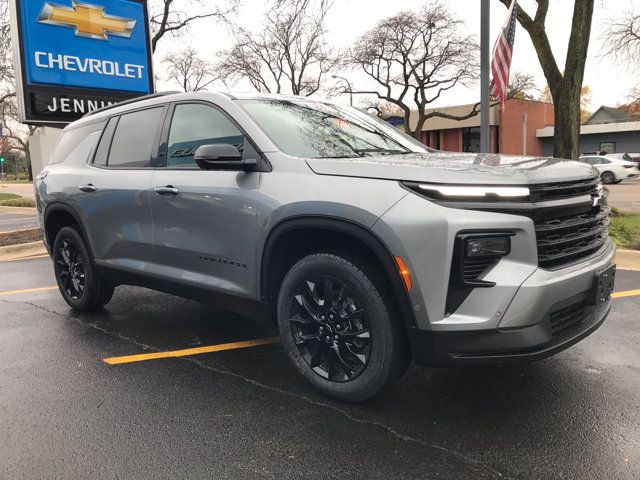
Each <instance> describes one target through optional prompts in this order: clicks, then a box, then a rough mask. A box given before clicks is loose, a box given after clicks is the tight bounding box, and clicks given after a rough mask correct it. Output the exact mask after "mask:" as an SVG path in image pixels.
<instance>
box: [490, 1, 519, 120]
mask: <svg viewBox="0 0 640 480" xmlns="http://www.w3.org/2000/svg"><path fill="white" fill-rule="evenodd" d="M517 3H518V2H517V0H513V2H511V7H509V16H508V17H507V22H506V23H505V24H504V26H503V27H502V29H501V30H500V35H498V39H497V40H496V43H495V45H494V46H493V57H492V58H491V75H492V76H493V79H492V80H491V85H490V87H489V91H490V93H491V95H492V96H494V97H496V98H497V99H498V100H500V109H501V110H502V111H503V112H504V107H505V102H506V101H507V92H508V91H509V70H510V69H511V56H512V55H513V42H514V40H515V38H516V13H517V11H518V9H517V8H516V5H517Z"/></svg>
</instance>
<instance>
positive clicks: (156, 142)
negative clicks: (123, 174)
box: [88, 103, 170, 170]
mask: <svg viewBox="0 0 640 480" xmlns="http://www.w3.org/2000/svg"><path fill="white" fill-rule="evenodd" d="M169 106H170V104H168V103H159V104H155V105H147V106H145V107H141V108H135V109H131V110H127V111H126V112H120V113H119V114H117V115H111V116H109V117H108V118H107V119H106V122H105V126H104V127H103V129H102V134H101V135H100V140H98V144H97V145H100V142H102V136H103V135H104V134H105V131H106V129H107V125H108V124H109V121H111V119H112V118H116V125H115V127H114V129H113V131H112V132H111V138H110V139H109V149H108V150H107V164H106V165H95V164H94V161H95V156H96V153H97V151H98V149H97V147H96V148H95V151H94V152H93V154H92V155H90V156H89V158H90V162H89V164H88V165H89V166H90V167H93V168H100V169H103V170H154V169H156V168H158V162H159V161H161V159H162V156H163V155H164V154H163V153H162V152H161V151H160V138H161V135H162V131H163V127H164V123H165V122H166V118H167V112H168V110H169ZM152 108H161V109H162V112H160V118H159V121H158V125H157V126H156V132H155V134H154V138H153V143H152V145H151V157H149V165H148V166H145V167H121V166H117V167H113V166H109V156H110V154H111V144H112V142H113V138H114V137H115V134H116V131H117V130H118V124H119V123H120V118H121V117H122V116H123V115H129V114H131V113H136V112H141V111H143V110H150V109H152Z"/></svg>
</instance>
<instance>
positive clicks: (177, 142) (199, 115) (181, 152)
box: [167, 103, 244, 167]
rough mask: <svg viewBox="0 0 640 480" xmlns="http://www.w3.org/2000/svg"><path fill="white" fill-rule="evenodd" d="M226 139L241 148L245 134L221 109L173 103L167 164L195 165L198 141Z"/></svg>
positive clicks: (216, 141) (179, 165) (208, 141)
mask: <svg viewBox="0 0 640 480" xmlns="http://www.w3.org/2000/svg"><path fill="white" fill-rule="evenodd" d="M216 143H229V144H231V145H233V146H235V147H236V148H237V149H238V150H239V151H240V152H242V151H243V144H244V136H243V135H242V132H241V131H240V130H239V129H238V127H236V126H235V125H234V124H233V123H232V122H231V120H229V119H228V118H227V117H226V116H225V115H224V113H222V112H221V111H220V110H218V109H216V108H213V107H209V106H207V105H202V104H195V103H193V104H181V105H176V108H175V111H174V113H173V118H172V120H171V130H170V131H169V142H168V155H167V167H176V166H177V167H192V166H195V161H194V160H193V154H194V152H195V151H196V149H197V148H198V147H199V146H200V145H211V144H216Z"/></svg>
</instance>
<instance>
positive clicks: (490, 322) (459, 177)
mask: <svg viewBox="0 0 640 480" xmlns="http://www.w3.org/2000/svg"><path fill="white" fill-rule="evenodd" d="M278 98H280V97H278ZM194 101H197V102H207V103H210V104H212V105H215V106H217V107H218V108H219V109H221V110H223V111H224V112H225V113H226V114H227V115H228V116H229V117H231V118H232V119H233V120H234V121H235V122H236V124H237V126H239V127H240V129H241V130H242V131H243V133H244V134H245V135H246V136H247V137H248V138H249V139H250V140H251V142H252V145H253V146H254V147H255V150H256V152H257V154H258V155H259V156H260V163H259V165H260V166H261V167H260V168H259V169H258V170H260V171H253V172H246V173H245V172H238V171H219V170H200V169H195V168H192V169H181V168H180V169H171V168H162V167H158V168H131V169H116V168H99V167H95V166H92V165H89V164H87V162H89V161H90V159H91V157H92V155H91V154H92V152H93V150H94V149H95V146H96V144H97V141H98V136H96V135H93V134H92V135H93V136H91V135H90V136H89V137H90V138H89V137H88V138H87V140H86V144H83V145H82V148H78V149H77V152H74V153H73V154H72V155H70V156H69V158H68V159H66V160H65V161H64V162H62V163H58V164H54V165H49V166H47V167H46V168H45V170H44V171H43V174H42V175H41V176H39V177H38V180H37V185H36V191H37V202H38V209H39V212H40V214H41V220H44V219H45V217H44V215H45V213H46V209H47V208H53V207H54V206H55V205H56V204H60V205H67V206H68V207H69V208H72V209H73V211H74V212H77V214H78V216H79V221H80V223H81V224H82V225H83V228H84V229H85V230H86V232H87V237H88V241H89V243H90V246H91V249H92V251H93V255H94V257H95V262H96V264H97V265H99V266H101V267H109V268H110V269H111V270H112V271H115V272H116V273H117V272H128V273H137V274H139V275H141V276H142V279H141V280H138V281H137V283H138V284H141V285H145V286H150V287H152V288H157V289H161V290H163V291H169V292H175V293H178V294H180V295H184V296H191V295H190V292H191V291H193V292H195V291H196V290H197V291H198V292H199V293H198V295H197V297H198V298H201V299H205V300H206V299H208V298H209V297H210V298H219V295H218V294H224V295H228V296H231V297H234V298H241V299H243V300H247V301H249V302H254V303H256V304H258V303H260V302H261V301H274V299H270V298H269V296H268V294H269V293H270V292H265V291H261V286H262V285H261V278H262V277H263V275H264V272H263V271H262V270H261V269H262V268H265V265H267V268H268V261H265V258H264V257H265V255H267V254H268V252H267V250H266V249H265V246H266V245H268V242H269V238H270V235H271V234H272V232H274V231H275V230H276V229H277V228H279V227H280V226H282V225H284V224H286V223H287V222H292V221H295V220H297V219H300V218H305V219H314V218H323V219H331V220H332V221H339V222H345V224H349V225H355V226H357V227H358V228H359V229H361V230H362V231H363V232H366V233H367V234H370V235H371V236H372V238H374V239H375V241H379V242H380V243H381V245H382V246H383V247H384V248H383V250H384V255H388V256H389V257H390V259H391V262H395V261H394V260H393V257H394V256H397V257H400V258H401V259H402V260H403V262H404V263H405V264H406V266H407V269H408V271H409V274H410V276H411V280H412V287H411V288H410V289H409V290H408V291H407V292H406V293H407V296H408V302H409V303H410V309H411V311H412V312H413V315H414V317H415V326H411V328H412V329H415V330H416V331H421V332H432V333H443V332H444V333H447V332H448V333H453V334H458V333H460V334H462V333H473V334H474V335H475V334H478V335H482V334H483V332H492V333H496V332H498V331H502V330H510V331H516V330H518V329H521V330H522V331H524V330H525V329H528V328H530V327H532V325H533V326H538V327H539V329H538V330H540V329H542V327H541V326H540V325H539V323H540V321H541V320H540V319H541V315H544V314H545V312H544V310H545V309H548V308H550V307H551V306H552V305H553V304H555V303H557V302H558V301H560V300H562V299H563V298H566V297H570V296H573V295H576V294H578V293H584V291H585V290H587V289H588V288H589V287H590V285H591V284H592V282H593V276H594V273H595V272H596V271H597V270H598V269H599V268H601V267H602V266H603V265H606V264H608V263H610V262H611V261H612V258H613V252H614V251H615V248H614V247H613V246H612V244H611V243H610V242H609V243H608V244H607V248H606V249H605V248H603V249H602V251H600V252H598V253H597V254H596V255H594V256H592V258H590V259H588V260H584V261H579V262H576V263H575V264H573V265H571V266H569V267H567V268H564V269H561V270H560V271H558V272H550V271H545V270H543V269H541V268H539V266H538V256H537V255H538V254H537V247H536V231H535V227H534V222H533V220H532V219H531V218H528V217H526V216H524V215H517V214H511V213H504V212H495V211H493V212H492V211H482V209H479V210H478V209H476V210H465V209H463V208H452V207H451V206H443V205H440V204H438V203H436V202H434V201H430V200H429V199H427V198H425V197H423V196H421V195H419V194H418V193H416V192H413V191H411V190H410V189H408V188H406V187H405V186H404V185H403V184H402V183H401V182H402V181H410V182H417V183H423V182H424V183H436V184H451V185H453V184H455V185H498V186H500V185H503V186H504V185H509V186H527V185H533V184H536V185H541V184H546V183H557V182H571V181H582V180H591V179H593V178H594V175H595V171H594V169H593V167H592V166H590V165H586V164H584V163H580V162H570V161H565V160H558V159H552V158H531V157H516V156H509V155H478V154H455V153H445V152H433V153H428V152H427V151H425V152H424V153H417V152H416V153H406V154H402V155H396V154H390V155H387V154H371V155H368V156H362V157H358V158H299V157H295V156H291V155H287V154H285V153H283V152H281V151H279V150H278V148H276V146H275V144H274V143H273V141H272V140H271V139H270V138H269V137H268V136H267V135H266V134H265V133H264V132H263V131H262V129H261V128H260V127H259V126H258V124H257V123H256V122H255V121H254V120H253V119H252V118H251V117H250V116H249V115H248V114H247V113H246V112H245V111H244V109H243V108H242V107H241V105H239V103H238V102H236V100H235V97H234V96H232V95H225V94H212V93H206V92H197V93H189V94H173V95H168V96H161V97H156V98H152V99H145V100H140V101H139V102H136V103H135V108H143V107H148V106H153V105H169V104H171V103H175V102H194ZM132 108H134V107H133V106H131V105H120V106H115V107H113V108H110V109H107V110H105V111H102V112H97V113H94V114H92V115H90V116H88V117H85V118H83V119H81V120H79V121H78V122H74V124H71V125H70V126H69V127H67V128H68V129H73V128H79V127H82V126H86V125H91V124H94V123H95V124H98V123H100V122H102V124H104V123H105V120H106V119H107V118H108V117H110V116H114V115H118V114H121V113H126V112H129V111H130V110H131V109H132ZM166 110H167V111H168V110H169V108H167V109H166ZM164 125H165V126H164V127H162V128H161V130H162V131H163V132H164V133H163V134H162V135H163V136H162V137H161V139H160V140H159V143H160V144H161V143H162V142H163V141H165V140H163V139H164V136H166V128H167V127H166V122H165V123H164ZM161 149H162V148H161V146H158V152H161ZM158 155H160V153H158ZM262 166H264V167H265V168H262ZM87 183H91V184H93V185H94V186H95V187H96V189H97V190H96V191H95V192H93V193H85V192H82V191H80V190H79V189H78V186H81V185H84V184H87ZM167 186H170V187H172V188H177V190H178V191H177V192H176V194H175V195H171V196H165V195H160V194H158V193H156V191H155V188H156V187H167ZM584 197H585V198H584V199H582V198H580V202H583V201H584V202H586V205H587V207H590V206H591V205H592V203H591V202H592V198H591V197H590V196H588V195H584ZM574 200H575V199H574ZM555 202H556V203H558V202H560V203H562V202H561V201H555ZM584 202H583V203H584ZM550 203H553V202H550ZM594 205H595V204H594ZM469 230H471V231H502V232H504V231H508V232H510V233H512V236H511V237H510V239H511V249H510V252H509V253H508V254H507V255H506V256H504V257H502V258H501V259H500V260H499V261H497V263H496V264H495V265H493V266H492V268H490V269H489V270H487V271H486V272H485V273H484V276H483V277H482V280H485V281H488V282H494V283H495V285H493V286H492V287H491V288H474V289H473V290H472V291H471V292H470V294H469V295H468V296H467V297H466V298H465V299H464V300H463V302H462V303H461V304H460V305H459V306H458V308H457V309H456V310H455V311H454V312H447V311H446V302H447V295H448V289H449V280H450V278H449V276H450V272H451V267H452V257H453V252H454V242H455V239H456V236H457V235H458V234H459V233H460V232H466V231H469ZM266 260H268V259H266ZM394 266H395V265H394ZM123 281H124V280H123ZM390 281H392V282H400V283H401V279H400V277H399V275H397V278H395V277H394V278H390ZM400 288H401V289H402V290H404V285H402V286H401V287H400ZM193 297H194V298H195V297H196V295H195V294H194V295H193ZM256 310H257V308H256ZM244 311H252V309H250V308H249V309H244ZM605 315H606V313H605ZM598 321H600V317H598ZM536 322H537V323H536ZM536 328H537V327H536ZM547 330H548V329H547ZM540 331H542V330H540ZM540 331H536V332H537V333H536V334H535V335H533V336H532V337H531V338H534V337H535V339H538V340H539V339H540V338H543V337H541V336H540ZM501 338H506V337H504V336H502V337H501ZM520 338H521V339H522V338H525V339H527V338H529V336H528V334H523V335H521V336H520ZM575 338H577V337H575ZM501 341H502V340H501ZM536 341H537V340H536ZM538 346H539V345H537V347H538ZM416 348H417V347H416Z"/></svg>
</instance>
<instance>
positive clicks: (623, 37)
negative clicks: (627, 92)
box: [603, 12, 640, 68]
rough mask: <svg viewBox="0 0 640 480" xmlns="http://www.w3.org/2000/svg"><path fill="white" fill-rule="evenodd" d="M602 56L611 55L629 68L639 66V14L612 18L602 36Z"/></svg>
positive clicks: (629, 13) (627, 14)
mask: <svg viewBox="0 0 640 480" xmlns="http://www.w3.org/2000/svg"><path fill="white" fill-rule="evenodd" d="M603 47H604V51H603V55H611V56H613V57H615V58H616V59H618V60H619V61H620V62H621V63H626V64H627V66H629V67H632V68H633V67H635V68H637V67H638V65H640V14H635V13H634V12H628V13H626V14H625V15H624V16H623V17H622V18H617V19H616V18H612V19H610V20H609V22H608V25H607V30H606V33H605V34H604V36H603Z"/></svg>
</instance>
